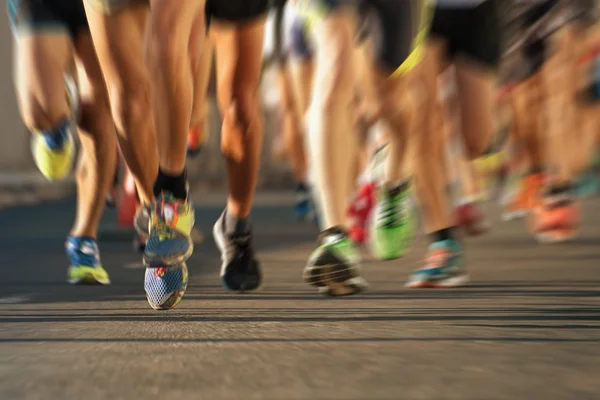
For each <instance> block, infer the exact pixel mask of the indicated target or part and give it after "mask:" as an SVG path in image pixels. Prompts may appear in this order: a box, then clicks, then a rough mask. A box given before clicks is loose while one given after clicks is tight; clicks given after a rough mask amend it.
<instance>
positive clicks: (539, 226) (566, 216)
mask: <svg viewBox="0 0 600 400" xmlns="http://www.w3.org/2000/svg"><path fill="white" fill-rule="evenodd" d="M529 224H530V229H531V232H532V233H533V234H534V236H535V237H536V239H537V240H538V242H540V243H560V242H565V241H568V240H570V239H572V238H573V237H575V236H576V234H577V231H578V227H579V224H580V211H579V205H578V204H577V202H576V201H575V199H574V198H573V197H572V196H571V194H570V193H568V192H562V193H552V192H550V194H547V195H545V196H540V197H539V201H538V204H537V205H536V206H535V207H534V208H533V209H532V212H531V215H530V221H529Z"/></svg>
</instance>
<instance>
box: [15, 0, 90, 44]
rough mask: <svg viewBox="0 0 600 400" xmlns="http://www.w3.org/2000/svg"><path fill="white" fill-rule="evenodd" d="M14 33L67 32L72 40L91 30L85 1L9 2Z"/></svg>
mask: <svg viewBox="0 0 600 400" xmlns="http://www.w3.org/2000/svg"><path fill="white" fill-rule="evenodd" d="M6 4H7V7H8V17H9V19H10V23H11V26H12V29H13V32H14V33H15V35H16V34H18V33H19V32H20V31H21V30H28V31H36V30H42V29H54V30H56V29H61V30H65V31H66V32H67V33H68V34H69V35H70V36H71V37H72V38H76V37H77V36H78V35H79V34H81V33H82V32H86V31H88V30H89V28H88V24H87V19H86V17H85V10H84V8H83V0H7V2H6Z"/></svg>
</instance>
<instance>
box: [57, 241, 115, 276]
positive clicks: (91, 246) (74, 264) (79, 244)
mask: <svg viewBox="0 0 600 400" xmlns="http://www.w3.org/2000/svg"><path fill="white" fill-rule="evenodd" d="M65 249H66V251H67V256H68V257H69V260H70V262H71V265H70V266H69V269H68V271H67V279H68V281H69V283H70V284H72V285H81V284H87V285H94V284H101V285H108V284H110V278H109V277H108V273H107V272H106V270H104V268H102V265H101V264H100V251H99V250H98V243H97V242H96V240H94V239H92V238H83V237H74V236H69V237H68V238H67V242H66V243H65Z"/></svg>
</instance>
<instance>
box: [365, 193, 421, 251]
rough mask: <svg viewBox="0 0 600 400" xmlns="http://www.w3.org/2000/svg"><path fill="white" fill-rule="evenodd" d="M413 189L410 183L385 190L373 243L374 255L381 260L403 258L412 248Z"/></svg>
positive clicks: (374, 224)
mask: <svg viewBox="0 0 600 400" xmlns="http://www.w3.org/2000/svg"><path fill="white" fill-rule="evenodd" d="M409 187H410V186H409V183H408V182H407V183H404V184H402V185H399V186H397V187H394V188H391V189H387V188H383V189H382V190H381V193H380V195H379V201H378V202H377V206H376V207H375V220H374V222H373V224H372V225H371V239H370V248H371V252H372V253H373V255H374V256H375V257H376V258H377V259H380V260H393V259H396V258H400V257H402V256H404V255H405V254H406V252H407V250H408V248H409V246H410V242H411V239H412V238H413V236H414V231H415V228H416V222H415V214H414V212H413V207H412V201H411V198H410V189H409Z"/></svg>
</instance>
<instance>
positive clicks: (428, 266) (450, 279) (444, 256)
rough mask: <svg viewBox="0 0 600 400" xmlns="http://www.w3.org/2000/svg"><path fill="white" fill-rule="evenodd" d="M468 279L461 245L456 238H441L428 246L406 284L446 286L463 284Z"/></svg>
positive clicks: (425, 286) (434, 286)
mask: <svg viewBox="0 0 600 400" xmlns="http://www.w3.org/2000/svg"><path fill="white" fill-rule="evenodd" d="M468 281H469V276H468V275H467V273H466V272H465V268H464V256H463V251H462V245H461V244H460V243H459V242H458V241H456V240H443V241H440V242H435V243H432V244H431V245H430V246H429V248H428V249H427V256H426V258H425V261H424V263H423V266H422V267H421V268H419V269H418V270H417V271H415V272H413V273H412V274H411V275H410V277H409V278H408V282H407V283H406V286H407V287H409V288H448V287H456V286H463V285H465V284H466V283H467V282H468Z"/></svg>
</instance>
